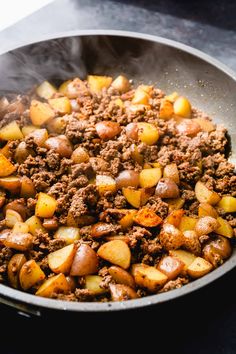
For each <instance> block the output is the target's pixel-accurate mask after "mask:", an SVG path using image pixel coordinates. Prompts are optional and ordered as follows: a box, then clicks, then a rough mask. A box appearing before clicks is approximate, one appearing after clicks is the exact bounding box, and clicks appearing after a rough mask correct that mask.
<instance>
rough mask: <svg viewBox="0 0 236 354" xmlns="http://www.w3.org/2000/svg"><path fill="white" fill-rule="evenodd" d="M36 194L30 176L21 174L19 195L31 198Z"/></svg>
mask: <svg viewBox="0 0 236 354" xmlns="http://www.w3.org/2000/svg"><path fill="white" fill-rule="evenodd" d="M35 194H36V191H35V188H34V183H33V182H32V181H31V179H30V178H28V177H26V176H23V177H22V178H21V191H20V196H21V197H23V198H33V197H34V196H35Z"/></svg>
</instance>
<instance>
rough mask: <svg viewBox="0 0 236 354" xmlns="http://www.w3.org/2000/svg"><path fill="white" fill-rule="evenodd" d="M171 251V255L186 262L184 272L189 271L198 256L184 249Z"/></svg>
mask: <svg viewBox="0 0 236 354" xmlns="http://www.w3.org/2000/svg"><path fill="white" fill-rule="evenodd" d="M169 253H170V255H171V256H173V257H176V258H178V259H179V260H180V261H182V262H183V263H184V264H185V266H184V272H186V271H187V268H188V267H189V266H190V265H191V264H192V263H193V261H194V260H195V259H196V258H197V257H196V256H195V255H194V254H193V253H190V252H188V251H183V250H171V251H170V252H169Z"/></svg>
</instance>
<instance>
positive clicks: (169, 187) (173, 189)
mask: <svg viewBox="0 0 236 354" xmlns="http://www.w3.org/2000/svg"><path fill="white" fill-rule="evenodd" d="M155 194H156V195H157V196H158V197H159V198H162V199H170V198H178V197H179V187H178V186H177V184H176V183H175V182H174V181H173V180H172V179H170V178H161V179H160V181H159V182H158V184H157V186H156V190H155Z"/></svg>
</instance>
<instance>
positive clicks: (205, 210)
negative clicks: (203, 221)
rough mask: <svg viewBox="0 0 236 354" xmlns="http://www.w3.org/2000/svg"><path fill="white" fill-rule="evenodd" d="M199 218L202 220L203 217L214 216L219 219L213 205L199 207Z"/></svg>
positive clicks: (203, 204)
mask: <svg viewBox="0 0 236 354" xmlns="http://www.w3.org/2000/svg"><path fill="white" fill-rule="evenodd" d="M198 216H199V217H200V218H202V217H203V216H212V217H213V218H215V219H216V218H217V217H218V213H217V211H216V210H215V208H214V207H213V206H212V205H211V204H208V203H201V204H200V205H199V207H198Z"/></svg>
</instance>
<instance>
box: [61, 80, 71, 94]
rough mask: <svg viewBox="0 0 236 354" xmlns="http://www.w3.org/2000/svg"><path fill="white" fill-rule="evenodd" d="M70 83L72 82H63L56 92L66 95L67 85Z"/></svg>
mask: <svg viewBox="0 0 236 354" xmlns="http://www.w3.org/2000/svg"><path fill="white" fill-rule="evenodd" d="M71 82H72V80H66V81H64V82H63V83H62V84H61V85H60V86H59V89H58V91H59V92H60V93H62V94H63V95H66V94H67V90H68V85H69V84H70V83H71Z"/></svg>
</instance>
